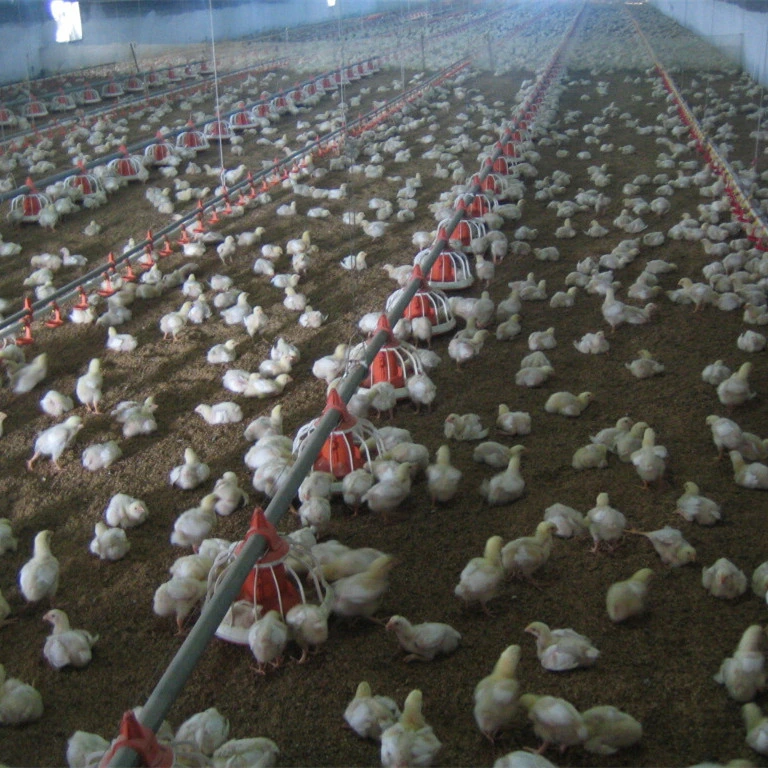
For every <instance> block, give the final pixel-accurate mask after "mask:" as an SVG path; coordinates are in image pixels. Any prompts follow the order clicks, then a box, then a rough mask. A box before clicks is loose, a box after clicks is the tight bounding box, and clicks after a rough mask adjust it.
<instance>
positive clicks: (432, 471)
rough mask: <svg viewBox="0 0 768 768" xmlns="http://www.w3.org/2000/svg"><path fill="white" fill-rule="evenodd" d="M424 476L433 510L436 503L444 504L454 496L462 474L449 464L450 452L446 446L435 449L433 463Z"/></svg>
mask: <svg viewBox="0 0 768 768" xmlns="http://www.w3.org/2000/svg"><path fill="white" fill-rule="evenodd" d="M426 474H427V488H428V490H429V496H430V498H431V499H432V508H433V509H434V508H435V506H436V505H437V503H438V502H440V503H441V504H442V503H445V502H446V501H450V500H451V499H452V498H453V497H454V496H455V495H456V493H457V491H458V488H459V483H460V482H461V478H462V472H461V470H460V469H457V468H456V467H454V466H453V465H452V464H451V450H450V448H449V447H448V446H447V445H441V446H440V447H439V448H438V449H437V457H436V460H435V463H434V464H430V465H429V466H428V467H427V469H426Z"/></svg>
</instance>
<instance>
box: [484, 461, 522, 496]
mask: <svg viewBox="0 0 768 768" xmlns="http://www.w3.org/2000/svg"><path fill="white" fill-rule="evenodd" d="M524 492H525V480H524V479H523V477H522V475H521V474H520V452H516V453H513V454H512V455H511V456H510V458H509V463H508V464H507V468H506V469H505V470H504V471H503V472H499V473H498V474H495V475H494V476H493V477H492V478H491V479H490V480H487V479H486V480H483V482H482V483H481V485H480V495H481V496H483V498H484V499H485V500H486V501H487V502H488V504H490V505H491V506H496V505H499V504H511V503H512V502H513V501H517V499H519V498H520V497H521V496H522V495H523V493H524Z"/></svg>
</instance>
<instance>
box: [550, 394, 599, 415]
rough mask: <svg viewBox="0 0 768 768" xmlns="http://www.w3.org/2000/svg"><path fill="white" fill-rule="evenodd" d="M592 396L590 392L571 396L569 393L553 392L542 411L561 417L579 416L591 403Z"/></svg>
mask: <svg viewBox="0 0 768 768" xmlns="http://www.w3.org/2000/svg"><path fill="white" fill-rule="evenodd" d="M593 399H594V395H593V394H592V393H591V392H582V393H581V394H580V395H573V394H571V393H570V392H555V393H554V394H552V395H550V396H549V397H548V398H547V402H546V403H545V404H544V410H545V411H546V412H547V413H557V414H560V415H561V416H579V415H581V413H582V411H583V410H584V409H585V408H586V407H587V406H588V405H589V404H590V403H591V402H592V400H593Z"/></svg>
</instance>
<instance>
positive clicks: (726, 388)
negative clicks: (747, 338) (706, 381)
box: [717, 362, 757, 409]
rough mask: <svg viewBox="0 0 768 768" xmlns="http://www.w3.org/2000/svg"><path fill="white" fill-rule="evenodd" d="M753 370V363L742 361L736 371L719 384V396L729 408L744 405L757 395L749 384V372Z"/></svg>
mask: <svg viewBox="0 0 768 768" xmlns="http://www.w3.org/2000/svg"><path fill="white" fill-rule="evenodd" d="M751 371H752V363H750V362H746V363H742V365H741V367H740V368H739V370H738V371H736V372H735V373H732V374H731V375H730V376H729V377H728V378H727V379H725V381H722V382H720V384H718V385H717V397H718V400H720V402H721V403H722V404H723V405H725V406H726V407H727V408H728V409H732V408H735V407H736V406H738V405H744V403H746V402H747V400H751V399H752V398H753V397H755V396H756V394H757V393H756V392H753V391H752V389H751V388H750V386H749V374H750V372H751Z"/></svg>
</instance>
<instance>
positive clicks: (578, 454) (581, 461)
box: [571, 443, 608, 469]
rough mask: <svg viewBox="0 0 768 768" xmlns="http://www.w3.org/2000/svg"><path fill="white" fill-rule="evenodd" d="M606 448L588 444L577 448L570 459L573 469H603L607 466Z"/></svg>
mask: <svg viewBox="0 0 768 768" xmlns="http://www.w3.org/2000/svg"><path fill="white" fill-rule="evenodd" d="M607 455H608V446H607V445H603V444H601V443H589V444H588V445H583V446H582V447H581V448H577V449H576V450H575V451H574V453H573V458H572V459H571V466H572V467H573V468H574V469H605V468H606V467H607V466H608V457H607Z"/></svg>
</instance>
